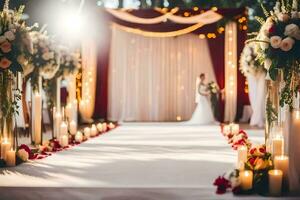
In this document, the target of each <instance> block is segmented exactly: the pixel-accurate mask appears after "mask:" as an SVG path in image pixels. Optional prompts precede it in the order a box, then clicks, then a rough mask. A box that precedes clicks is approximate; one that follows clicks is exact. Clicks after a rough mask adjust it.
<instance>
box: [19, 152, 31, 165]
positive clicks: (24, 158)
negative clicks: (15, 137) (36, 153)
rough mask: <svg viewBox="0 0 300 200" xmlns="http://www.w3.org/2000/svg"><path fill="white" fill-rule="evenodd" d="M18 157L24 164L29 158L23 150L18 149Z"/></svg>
mask: <svg viewBox="0 0 300 200" xmlns="http://www.w3.org/2000/svg"><path fill="white" fill-rule="evenodd" d="M18 157H19V158H20V159H21V160H22V161H24V162H26V161H27V160H28V158H29V155H28V153H27V151H25V150H24V149H20V150H19V151H18Z"/></svg>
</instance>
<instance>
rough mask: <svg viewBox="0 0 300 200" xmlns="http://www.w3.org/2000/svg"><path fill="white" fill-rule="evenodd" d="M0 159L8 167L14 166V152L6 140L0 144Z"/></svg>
mask: <svg viewBox="0 0 300 200" xmlns="http://www.w3.org/2000/svg"><path fill="white" fill-rule="evenodd" d="M1 159H3V160H4V161H5V163H6V166H8V167H13V166H15V165H16V151H14V150H13V149H12V147H11V143H10V142H9V141H8V140H7V139H4V140H3V142H2V143H1Z"/></svg>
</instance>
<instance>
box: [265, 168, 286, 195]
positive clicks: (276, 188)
mask: <svg viewBox="0 0 300 200" xmlns="http://www.w3.org/2000/svg"><path fill="white" fill-rule="evenodd" d="M268 174H269V193H270V195H272V196H280V195H281V187H282V174H283V173H282V171H281V170H278V169H274V170H270V171H269V172H268Z"/></svg>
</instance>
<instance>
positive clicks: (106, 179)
mask: <svg viewBox="0 0 300 200" xmlns="http://www.w3.org/2000/svg"><path fill="white" fill-rule="evenodd" d="M249 135H250V138H251V139H252V140H253V141H255V142H260V141H261V142H263V132H262V131H261V130H259V131H257V130H251V131H249ZM235 160H236V154H235V152H234V151H232V150H231V148H230V146H229V145H228V144H227V143H226V140H225V139H224V137H223V136H222V135H221V134H220V127H219V126H192V125H184V124H181V123H131V124H123V125H122V126H120V127H118V128H117V129H115V130H113V131H111V132H109V133H107V134H105V135H102V136H100V137H97V138H93V139H91V140H89V141H87V142H85V143H83V144H81V145H78V146H75V147H72V148H70V149H68V150H66V151H62V152H58V153H55V154H53V155H52V156H50V157H48V158H46V159H42V160H36V161H32V162H28V163H24V164H22V165H19V166H17V167H15V168H7V169H3V170H1V173H0V187H1V188H0V194H1V195H0V199H7V198H9V199H12V198H13V199H18V197H20V198H21V197H22V199H32V198H33V197H35V198H33V199H41V198H43V199H56V198H55V195H56V193H55V192H54V193H53V192H51V191H52V190H54V191H60V192H59V193H60V195H61V194H63V196H64V195H66V196H68V197H70V198H72V199H101V200H102V199H103V200H104V199H105V200H113V199H122V200H123V199H131V200H135V199H149V200H150V199H151V200H152V199H185V198H182V197H183V196H185V197H186V199H199V198H198V197H201V199H203V198H206V197H207V198H208V199H214V198H216V199H219V198H220V199H222V198H224V197H226V198H230V197H232V196H231V195H230V194H228V195H225V196H217V195H215V193H214V192H215V188H214V186H213V185H212V183H213V181H214V179H215V178H216V177H217V176H218V175H221V174H223V173H224V172H227V171H228V170H230V169H232V167H233V165H234V163H235ZM24 187H31V188H30V193H31V194H36V195H30V196H28V195H27V196H26V194H27V192H29V190H26V188H25V189H24ZM55 189H57V190H55ZM80 191H81V192H80ZM168 191H169V192H168ZM47 194H48V195H47ZM93 194H94V195H93ZM141 194H145V195H144V196H141ZM150 194H152V195H150ZM160 194H161V196H160ZM60 195H59V197H61V196H60ZM28 197H32V198H28ZM87 197H89V198H87ZM92 197H93V198H92ZM171 197H172V198H171ZM68 199H69V198H68Z"/></svg>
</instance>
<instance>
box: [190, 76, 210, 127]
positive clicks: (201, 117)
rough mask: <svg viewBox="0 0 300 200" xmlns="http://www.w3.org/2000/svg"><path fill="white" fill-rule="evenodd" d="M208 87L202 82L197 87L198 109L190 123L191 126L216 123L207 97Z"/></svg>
mask: <svg viewBox="0 0 300 200" xmlns="http://www.w3.org/2000/svg"><path fill="white" fill-rule="evenodd" d="M207 94H209V93H208V91H207V85H205V84H202V83H200V82H198V83H197V87H196V99H195V101H196V103H197V106H196V109H195V111H194V113H193V115H192V118H191V119H190V120H189V121H188V123H189V124H198V125H206V124H213V123H215V119H214V116H213V112H212V109H211V105H210V102H209V99H208V96H207Z"/></svg>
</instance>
